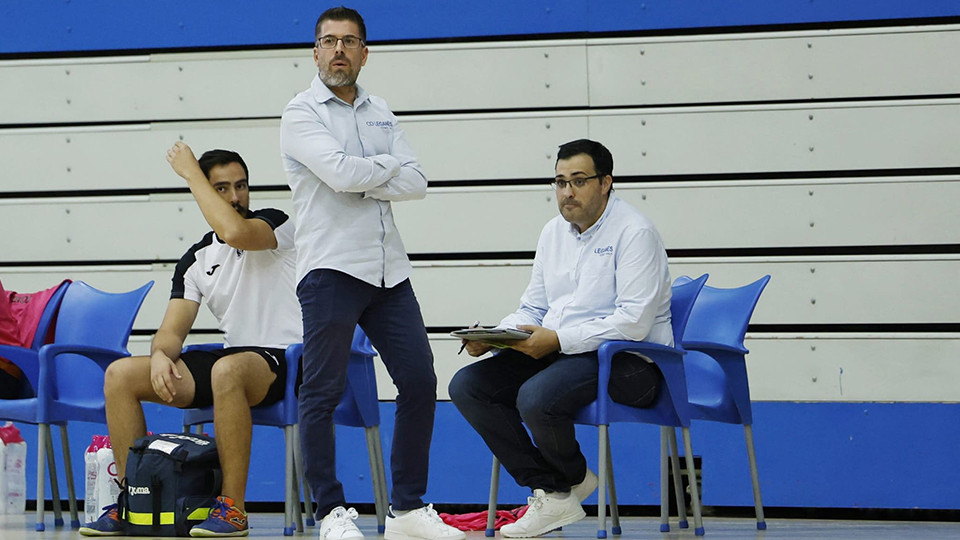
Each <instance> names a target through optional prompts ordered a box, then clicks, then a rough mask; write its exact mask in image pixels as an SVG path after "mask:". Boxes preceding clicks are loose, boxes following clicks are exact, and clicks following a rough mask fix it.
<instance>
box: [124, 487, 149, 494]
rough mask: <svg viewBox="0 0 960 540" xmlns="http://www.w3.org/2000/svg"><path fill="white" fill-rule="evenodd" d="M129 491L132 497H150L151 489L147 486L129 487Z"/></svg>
mask: <svg viewBox="0 0 960 540" xmlns="http://www.w3.org/2000/svg"><path fill="white" fill-rule="evenodd" d="M127 491H129V492H130V494H131V495H149V494H150V488H148V487H146V486H127Z"/></svg>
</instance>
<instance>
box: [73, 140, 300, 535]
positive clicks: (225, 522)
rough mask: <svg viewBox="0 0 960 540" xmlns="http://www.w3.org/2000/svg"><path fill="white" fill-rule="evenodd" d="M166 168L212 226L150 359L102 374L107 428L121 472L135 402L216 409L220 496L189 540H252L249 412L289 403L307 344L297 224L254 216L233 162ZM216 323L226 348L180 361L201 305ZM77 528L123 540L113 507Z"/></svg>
mask: <svg viewBox="0 0 960 540" xmlns="http://www.w3.org/2000/svg"><path fill="white" fill-rule="evenodd" d="M167 161H169V162H170V165H171V166H172V167H173V170H174V171H176V173H177V174H179V175H180V176H182V177H183V178H184V179H185V180H186V181H187V184H188V185H189V186H190V191H191V193H192V194H193V197H194V198H195V199H196V201H197V204H198V205H199V207H200V210H201V212H202V213H203V217H204V218H205V219H206V220H207V223H209V224H210V226H211V227H213V231H211V232H209V233H207V234H206V235H204V237H203V239H202V240H200V242H198V243H196V244H194V245H193V247H191V248H190V249H189V250H187V252H186V253H185V254H184V255H183V257H182V258H181V259H180V262H179V263H178V264H177V267H176V270H175V272H174V276H173V290H172V292H171V294H170V302H169V304H168V305H167V311H166V314H165V315H164V317H163V322H162V323H161V324H160V328H159V330H157V334H156V335H155V336H154V338H153V343H152V345H151V353H150V356H140V357H130V358H123V359H120V360H117V361H116V362H114V363H112V364H111V365H110V367H109V368H108V369H107V372H106V377H105V381H104V388H103V391H104V395H105V396H106V406H107V427H108V428H109V431H110V439H111V442H112V443H113V448H114V451H115V454H116V455H115V458H116V462H117V468H118V470H120V471H124V470H125V467H126V462H127V452H126V449H127V448H129V447H130V446H132V444H133V442H134V441H135V440H136V439H137V438H139V437H142V436H144V435H146V432H147V430H146V423H145V421H144V416H143V409H142V407H141V406H140V403H141V402H143V401H150V402H155V403H162V404H165V405H172V406H174V407H180V408H187V407H206V406H209V405H211V404H212V405H213V411H214V418H215V422H214V426H215V436H216V439H217V449H218V453H219V455H220V464H221V467H222V468H223V492H222V494H221V496H220V497H218V498H217V502H216V504H215V505H214V507H213V508H212V510H211V512H210V516H209V518H208V519H207V520H206V521H204V522H203V523H201V524H199V525H197V526H195V527H194V528H193V529H192V530H191V531H190V534H191V536H246V535H247V532H248V527H247V517H246V513H245V511H244V496H245V492H246V483H247V471H248V468H249V464H250V438H251V431H252V422H251V418H250V407H252V406H254V405H266V404H270V403H274V402H276V401H278V400H280V399H283V394H284V385H285V382H284V381H285V379H286V361H285V359H284V350H285V348H286V346H287V345H289V344H291V343H297V342H299V341H301V340H302V334H303V331H302V322H301V317H300V304H299V303H298V301H297V297H296V292H295V289H294V270H295V268H294V265H295V263H296V253H295V251H294V247H293V233H294V225H293V220H291V219H289V218H288V216H287V215H286V214H285V213H283V212H281V211H280V210H276V209H263V210H257V211H253V212H251V211H249V210H248V207H249V203H250V195H249V191H248V183H247V180H248V175H247V166H246V164H245V163H244V162H243V159H242V158H241V157H240V155H239V154H237V153H236V152H230V151H227V150H211V151H209V152H206V153H205V154H203V156H201V157H200V160H199V161H198V160H197V159H196V158H195V157H194V154H193V152H192V151H191V150H190V148H189V147H188V146H187V145H185V144H183V143H181V142H178V143H176V144H175V145H174V146H173V148H171V149H170V151H169V152H168V153H167ZM204 298H205V299H206V304H207V307H208V308H209V309H210V311H211V312H212V313H213V315H214V316H215V317H216V318H217V321H218V322H219V326H220V330H222V331H223V332H224V340H225V341H226V348H224V349H222V350H217V351H213V352H209V351H194V352H188V353H184V354H181V349H182V348H183V342H184V339H185V338H186V336H187V334H188V333H189V331H190V328H191V326H192V325H193V322H194V320H195V319H196V316H197V313H198V311H199V309H200V301H201V299H204ZM105 510H106V511H105V512H104V513H103V515H101V516H100V518H99V519H98V520H97V521H95V522H93V523H89V524H87V525H86V526H85V527H83V528H81V529H80V533H81V534H84V535H86V536H107V535H111V536H112V535H121V534H123V524H122V523H121V522H120V520H119V519H118V513H117V507H116V505H111V506H109V507H107V508H105Z"/></svg>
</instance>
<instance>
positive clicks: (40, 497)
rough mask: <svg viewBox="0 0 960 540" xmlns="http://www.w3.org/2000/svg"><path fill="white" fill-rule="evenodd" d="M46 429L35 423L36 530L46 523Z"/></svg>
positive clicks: (40, 529)
mask: <svg viewBox="0 0 960 540" xmlns="http://www.w3.org/2000/svg"><path fill="white" fill-rule="evenodd" d="M47 437H48V434H47V431H46V430H44V429H43V424H39V425H37V517H36V519H37V524H36V530H37V531H42V530H44V529H45V528H46V525H45V524H44V523H43V506H44V504H45V503H46V498H45V497H44V494H43V488H44V487H45V486H44V484H45V483H46V479H45V478H44V477H43V476H44V473H45V472H46V471H47V452H46V450H45V449H46V447H47Z"/></svg>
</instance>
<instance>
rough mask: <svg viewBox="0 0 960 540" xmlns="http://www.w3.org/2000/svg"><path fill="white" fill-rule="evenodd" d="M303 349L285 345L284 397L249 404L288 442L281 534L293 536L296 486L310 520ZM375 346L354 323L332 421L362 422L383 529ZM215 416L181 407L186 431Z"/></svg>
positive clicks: (297, 514)
mask: <svg viewBox="0 0 960 540" xmlns="http://www.w3.org/2000/svg"><path fill="white" fill-rule="evenodd" d="M222 346H223V345H222V344H203V345H191V346H188V347H186V348H185V349H184V351H188V350H195V349H198V348H204V349H211V348H221V347H222ZM302 353H303V344H302V343H295V344H293V345H290V346H289V347H287V351H286V355H285V356H286V360H287V380H286V393H285V394H284V398H283V399H282V400H280V401H278V402H276V403H274V404H272V405H267V406H264V407H253V408H251V409H250V412H251V416H252V419H253V423H254V424H256V425H261V426H275V427H279V428H282V429H283V433H284V439H285V444H286V451H285V456H286V459H285V461H286V469H285V470H286V473H285V477H286V491H285V497H284V501H285V505H284V511H285V518H284V529H283V534H284V535H285V536H291V535H293V532H294V530H297V531H303V517H302V514H301V509H300V504H299V500H298V499H299V498H300V497H299V495H298V492H299V491H300V487H299V486H300V485H302V488H303V499H304V501H305V502H306V507H307V525H314V519H313V510H312V506H313V505H312V503H311V501H310V489H309V487H308V486H307V485H306V482H305V481H304V482H302V483H301V479H302V476H303V459H302V456H301V455H300V442H299V441H300V435H299V429H297V422H298V403H297V395H296V388H297V368H298V366H299V365H300V357H301V355H302ZM376 354H377V353H376V351H374V350H373V347H372V346H371V344H370V340H369V339H367V336H366V335H365V334H364V333H363V331H362V330H361V329H360V327H357V329H356V331H355V332H354V335H353V344H352V346H351V349H350V363H349V365H348V367H347V386H346V388H345V389H344V394H343V398H342V399H341V400H340V404H339V405H338V406H337V409H336V410H335V411H334V414H333V420H334V422H335V423H336V424H340V425H343V426H351V427H363V428H364V429H365V430H366V436H367V450H368V452H369V454H370V474H371V477H372V479H373V494H374V502H375V505H376V512H377V526H378V530H379V532H381V533H382V532H383V530H384V525H385V523H386V515H387V484H386V476H385V474H384V464H383V449H382V446H381V443H380V403H379V400H378V398H377V380H376V375H375V374H374V367H373V358H374V357H375V356H376ZM212 421H213V407H207V408H202V409H185V410H184V411H183V427H184V431H188V430H189V428H190V426H195V427H196V429H197V430H198V431H202V429H203V424H206V423H209V422H212Z"/></svg>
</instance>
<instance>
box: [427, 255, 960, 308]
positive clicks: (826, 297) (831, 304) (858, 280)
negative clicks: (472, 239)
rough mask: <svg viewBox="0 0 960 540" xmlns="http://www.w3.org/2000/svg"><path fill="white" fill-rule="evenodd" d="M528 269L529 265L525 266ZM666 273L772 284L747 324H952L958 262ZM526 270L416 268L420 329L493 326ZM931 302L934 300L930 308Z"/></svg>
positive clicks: (754, 262)
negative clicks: (766, 277) (476, 323)
mask: <svg viewBox="0 0 960 540" xmlns="http://www.w3.org/2000/svg"><path fill="white" fill-rule="evenodd" d="M528 264H529V263H528ZM670 273H671V275H672V276H673V277H677V276H680V275H689V276H693V277H696V276H699V275H701V274H703V273H709V274H710V276H711V278H710V282H709V283H710V284H711V285H716V286H718V287H733V286H739V285H744V284H746V283H749V282H752V281H754V280H756V279H758V278H760V277H761V276H763V275H764V274H770V275H771V276H772V279H771V280H770V283H769V284H768V285H767V287H766V289H765V290H764V293H763V297H762V298H761V301H760V304H759V305H758V307H757V311H756V313H755V315H754V317H753V322H754V323H758V324H812V325H816V324H852V323H890V324H895V323H907V322H915V323H951V322H955V321H956V309H955V306H957V305H960V290H957V288H956V287H954V286H953V285H952V284H953V282H954V281H955V276H956V275H958V273H960V256H958V255H943V256H937V255H925V256H919V255H901V256H858V257H780V258H767V259H760V258H751V257H742V258H724V259H720V258H713V259H711V258H696V259H682V258H674V259H671V261H670ZM529 279H530V266H524V265H518V264H516V263H512V264H509V265H507V264H504V265H497V264H496V263H494V262H490V263H488V264H487V265H486V266H483V267H476V266H468V265H467V264H464V263H426V262H418V263H417V264H416V265H415V267H414V271H413V276H412V277H411V282H412V283H413V285H414V288H415V290H416V291H417V298H418V299H419V300H420V305H421V308H422V309H423V316H424V322H425V323H426V325H427V326H457V325H464V326H467V325H469V324H471V323H473V321H474V320H476V319H478V318H479V319H480V322H481V324H485V325H486V324H496V323H497V322H499V321H500V319H501V318H502V317H503V316H504V315H506V314H507V313H510V312H512V311H513V310H515V309H516V308H517V306H518V305H519V303H520V295H521V294H522V293H523V289H524V288H525V287H526V285H527V283H528V281H529ZM934 299H936V301H934Z"/></svg>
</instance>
